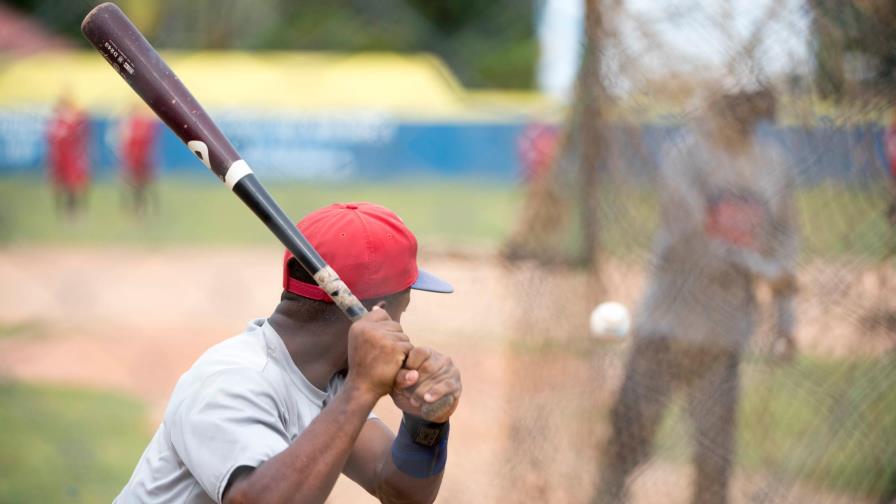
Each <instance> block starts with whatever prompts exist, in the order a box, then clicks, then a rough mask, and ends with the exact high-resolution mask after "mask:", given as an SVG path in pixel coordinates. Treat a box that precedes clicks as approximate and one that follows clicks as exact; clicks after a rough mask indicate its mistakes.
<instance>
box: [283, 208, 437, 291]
mask: <svg viewBox="0 0 896 504" xmlns="http://www.w3.org/2000/svg"><path fill="white" fill-rule="evenodd" d="M297 227H298V228H299V231H301V232H302V234H303V235H305V238H307V239H308V241H309V242H311V245H313V246H314V248H315V250H317V252H318V253H319V254H320V255H321V257H323V259H324V261H326V262H327V264H329V265H330V266H331V267H332V268H333V269H334V270H335V271H336V273H337V274H338V275H339V277H340V278H342V281H344V282H345V284H346V285H348V288H349V289H351V291H352V292H353V293H354V294H355V296H357V297H358V299H374V298H379V297H383V296H388V295H390V294H395V293H396V292H401V291H403V290H405V289H407V288H409V287H410V288H411V289H417V290H424V291H430V292H444V293H449V292H454V288H453V287H451V285H450V284H448V282H445V281H444V280H441V279H439V278H438V277H436V276H434V275H432V274H430V273H427V272H425V271H423V270H421V269H419V268H417V238H415V237H414V234H413V233H411V230H410V229H408V228H407V226H405V225H404V221H402V220H401V217H399V216H398V215H396V214H395V212H393V211H391V210H389V209H388V208H385V207H382V206H380V205H375V204H373V203H334V204H332V205H330V206H326V207H323V208H321V209H318V210H315V211H314V212H311V213H310V214H308V215H307V216H305V218H304V219H302V220H301V221H299V223H298V224H297ZM292 257H293V256H292V253H290V252H289V251H288V250H287V251H286V253H285V254H284V256H283V289H284V290H286V291H288V292H291V293H293V294H296V295H298V296H302V297H305V298H309V299H316V300H318V301H326V302H328V303H331V302H332V300H331V299H330V296H328V295H327V293H326V292H324V291H323V289H321V288H320V287H318V286H317V285H316V284H309V283H306V282H303V281H301V280H298V279H296V278H293V277H291V276H289V266H288V265H289V260H290V259H292Z"/></svg>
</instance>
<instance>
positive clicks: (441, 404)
mask: <svg viewBox="0 0 896 504" xmlns="http://www.w3.org/2000/svg"><path fill="white" fill-rule="evenodd" d="M454 400H455V399H454V395H452V394H448V395H445V396H442V397H441V398H439V400H438V401H436V402H432V403H423V407H421V408H420V414H421V415H422V416H423V419H424V420H429V421H433V419H434V418H440V417H443V416H445V413H447V412H448V411H449V410H450V409H451V408H452V407H454Z"/></svg>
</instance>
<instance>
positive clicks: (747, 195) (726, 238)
mask: <svg viewBox="0 0 896 504" xmlns="http://www.w3.org/2000/svg"><path fill="white" fill-rule="evenodd" d="M709 135H710V132H709V131H705V130H700V129H696V128H694V129H690V130H688V131H687V132H685V133H682V135H681V137H680V138H679V139H678V140H677V141H676V142H674V143H673V144H672V145H671V146H670V147H669V148H668V149H667V150H666V153H665V155H664V160H665V162H664V163H663V167H662V170H661V173H660V211H661V226H660V230H659V233H658V235H657V237H656V242H655V246H654V253H653V255H652V258H653V261H654V262H653V264H652V271H651V280H650V285H649V287H648V290H647V293H646V296H645V298H644V300H643V302H642V304H641V306H640V309H639V311H638V314H637V316H636V322H635V325H636V331H635V332H636V334H637V335H638V337H640V338H652V337H671V338H675V339H678V340H683V341H688V342H691V343H696V344H701V345H708V346H723V347H727V348H730V349H734V350H740V349H742V348H743V346H744V345H745V344H746V342H747V341H748V339H749V337H750V334H751V333H752V331H753V326H754V312H755V309H754V307H755V305H756V301H755V299H754V295H753V284H754V280H755V279H756V278H761V279H764V280H768V281H771V282H773V283H774V282H775V281H778V280H779V279H781V278H785V277H788V276H789V275H790V274H791V273H792V272H793V271H792V270H793V268H794V266H795V261H796V254H797V233H796V223H795V222H794V221H795V210H794V201H793V190H794V185H795V180H794V176H793V174H792V172H791V170H790V168H789V166H788V164H787V161H786V158H785V155H784V153H783V152H782V150H781V149H780V148H779V147H778V146H777V145H775V144H773V142H771V141H768V140H763V139H760V138H758V137H757V139H756V141H754V142H751V143H750V145H749V146H747V147H745V148H744V149H743V150H742V151H741V152H740V153H739V155H732V153H731V152H724V151H722V150H721V148H720V147H719V146H718V145H717V144H716V143H713V142H712V141H711V140H710V137H709ZM780 302H783V303H789V302H790V297H789V296H788V297H786V298H782V299H781V300H780ZM779 312H785V313H789V310H786V309H785V310H779ZM784 324H792V321H784Z"/></svg>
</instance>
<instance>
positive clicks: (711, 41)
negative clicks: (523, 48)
mask: <svg viewBox="0 0 896 504" xmlns="http://www.w3.org/2000/svg"><path fill="white" fill-rule="evenodd" d="M620 3H621V4H623V5H624V12H623V14H621V15H616V16H613V20H612V22H611V23H612V24H611V26H612V29H613V30H614V31H615V32H616V34H617V36H616V37H615V41H616V42H615V44H614V46H615V47H614V48H611V49H610V50H609V52H608V56H607V60H608V61H612V62H613V64H614V67H615V68H616V69H617V71H616V72H615V73H618V74H630V77H637V76H641V77H643V76H646V75H650V76H656V75H663V74H664V73H669V72H678V73H700V74H709V75H719V76H724V77H723V78H724V79H725V81H728V82H727V83H728V84H730V85H743V86H746V87H749V85H750V84H751V82H753V81H755V80H756V77H757V76H759V77H762V78H767V77H772V76H777V75H780V74H782V73H791V72H797V73H805V72H807V71H808V70H809V67H810V61H809V45H808V40H809V15H808V9H807V7H806V5H805V1H804V0H666V1H662V0H622V1H621V2H620ZM536 5H537V10H536V12H537V13H538V19H537V33H538V38H539V45H540V50H541V56H540V59H539V64H538V79H537V80H538V83H539V87H540V88H541V89H542V90H543V91H544V92H546V93H548V94H549V95H551V96H554V97H556V98H558V99H561V100H564V101H565V100H566V99H568V97H569V93H570V90H571V87H572V83H573V81H574V80H575V74H576V71H577V69H578V64H579V59H580V57H581V53H582V50H581V49H582V45H583V41H582V40H583V26H582V23H583V18H584V0H536ZM757 29H759V30H760V32H759V33H760V34H761V36H760V37H758V38H759V39H760V40H762V43H761V44H760V45H758V46H757V47H756V50H755V52H754V57H753V58H743V57H736V54H737V52H738V48H740V47H742V46H743V45H744V43H745V42H746V41H747V40H748V39H750V37H751V34H753V33H754V32H755V31H756V30H757ZM750 61H752V62H753V63H752V64H750V63H749V62H750ZM732 62H735V63H732ZM732 68H733V70H731V69H732ZM614 82H616V85H617V86H619V89H617V90H616V91H617V92H625V91H626V86H628V87H629V88H631V87H632V86H633V85H632V84H631V80H630V79H629V80H627V79H626V78H621V79H616V80H615V81H614Z"/></svg>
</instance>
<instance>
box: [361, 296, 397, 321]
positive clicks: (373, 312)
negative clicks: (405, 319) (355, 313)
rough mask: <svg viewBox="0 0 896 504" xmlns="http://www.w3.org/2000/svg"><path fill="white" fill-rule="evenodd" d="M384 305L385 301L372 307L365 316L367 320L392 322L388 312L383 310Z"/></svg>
mask: <svg viewBox="0 0 896 504" xmlns="http://www.w3.org/2000/svg"><path fill="white" fill-rule="evenodd" d="M385 304H386V303H385V301H381V302H379V303H377V304H376V305H374V307H373V308H371V309H370V314H369V315H366V316H365V317H366V318H367V320H371V321H373V322H379V321H382V320H392V317H390V316H389V312H387V311H386V310H385V309H383V305H385Z"/></svg>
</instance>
